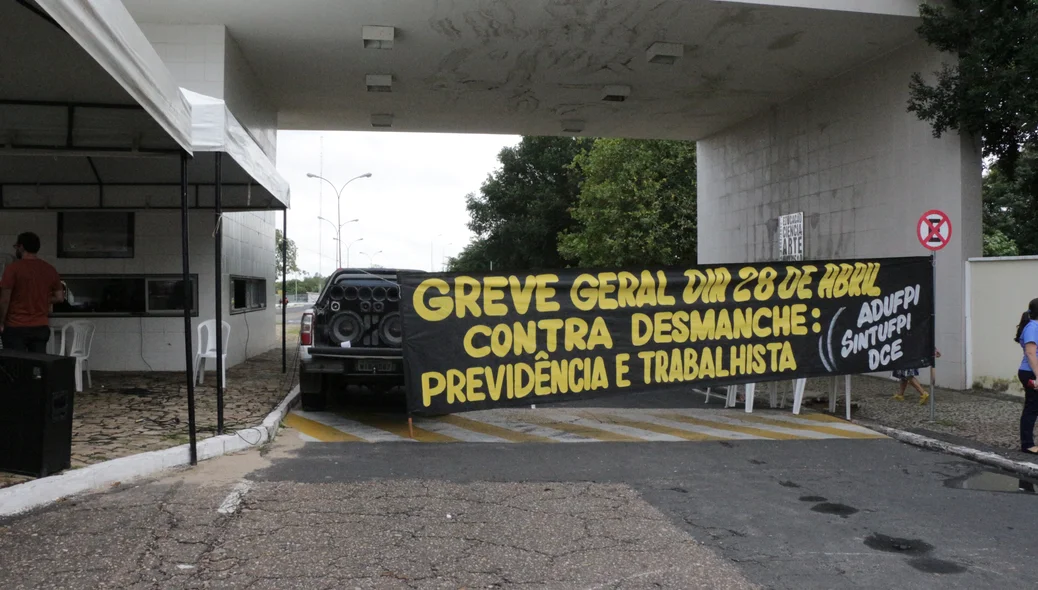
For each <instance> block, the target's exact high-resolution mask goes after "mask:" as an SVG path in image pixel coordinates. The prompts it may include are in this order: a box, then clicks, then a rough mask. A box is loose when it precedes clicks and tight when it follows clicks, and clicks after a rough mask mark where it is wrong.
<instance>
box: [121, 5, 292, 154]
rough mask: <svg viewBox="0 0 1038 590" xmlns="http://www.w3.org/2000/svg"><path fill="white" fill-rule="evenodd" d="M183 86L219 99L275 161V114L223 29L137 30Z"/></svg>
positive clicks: (151, 27) (173, 27)
mask: <svg viewBox="0 0 1038 590" xmlns="http://www.w3.org/2000/svg"><path fill="white" fill-rule="evenodd" d="M140 27H141V30H142V31H144V35H145V36H146V37H147V38H148V40H149V41H150V42H151V44H152V45H153V46H154V47H155V51H156V52H157V53H158V54H159V57H161V58H162V61H163V62H164V63H165V64H166V67H167V68H169V71H170V73H171V74H173V79H174V80H176V81H177V83H178V84H180V85H181V86H182V87H184V88H187V89H188V90H192V91H194V92H199V93H201V94H205V95H207V96H212V97H215V98H220V99H223V100H224V101H225V102H226V103H227V108H228V109H230V111H231V112H232V113H234V116H235V118H237V119H238V122H239V123H241V124H242V126H243V127H245V130H246V131H248V133H249V135H251V136H252V138H253V139H255V140H256V143H258V144H259V146H260V148H261V149H262V150H263V152H264V153H265V154H267V157H268V158H270V159H271V161H274V159H275V157H276V149H275V148H276V145H277V109H275V108H274V107H273V106H272V105H271V103H270V101H269V100H268V98H267V95H266V91H265V90H264V88H263V85H262V84H260V83H259V81H258V80H257V78H256V73H255V72H254V71H253V69H252V66H251V65H250V64H249V62H248V61H247V60H246V59H245V55H244V54H243V53H242V51H241V48H240V47H238V42H237V41H235V40H234V38H233V37H231V35H230V34H229V33H228V32H227V27H225V26H223V25H156V24H148V23H144V24H141V25H140Z"/></svg>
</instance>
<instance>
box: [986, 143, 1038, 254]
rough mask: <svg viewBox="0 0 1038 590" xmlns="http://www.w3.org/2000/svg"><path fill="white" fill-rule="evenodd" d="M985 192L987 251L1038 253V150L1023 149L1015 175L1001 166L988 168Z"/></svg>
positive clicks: (994, 252)
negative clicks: (1037, 231)
mask: <svg viewBox="0 0 1038 590" xmlns="http://www.w3.org/2000/svg"><path fill="white" fill-rule="evenodd" d="M983 194H984V208H983V211H984V255H985V256H996V255H998V256H1012V255H1014V254H1022V255H1035V254H1038V233H1036V232H1035V228H1036V227H1038V152H1036V151H1035V150H1034V149H1028V150H1025V151H1024V152H1022V153H1021V155H1020V159H1019V161H1018V163H1017V166H1016V174H1015V175H1014V176H1013V177H1012V178H1010V177H1009V176H1008V175H1007V174H1004V173H1003V172H1002V171H1001V170H998V169H994V170H991V171H989V172H988V173H987V175H985V176H984V193H983ZM999 236H1001V237H999ZM1006 241H1008V242H1009V243H1012V244H1013V248H1009V247H1008V245H1006ZM1014 250H1015V251H1014Z"/></svg>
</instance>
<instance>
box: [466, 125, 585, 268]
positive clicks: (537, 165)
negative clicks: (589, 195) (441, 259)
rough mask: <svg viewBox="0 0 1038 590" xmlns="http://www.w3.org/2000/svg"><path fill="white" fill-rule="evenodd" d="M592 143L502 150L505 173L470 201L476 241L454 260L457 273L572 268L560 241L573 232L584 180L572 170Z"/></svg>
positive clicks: (533, 142)
mask: <svg viewBox="0 0 1038 590" xmlns="http://www.w3.org/2000/svg"><path fill="white" fill-rule="evenodd" d="M590 145H591V141H590V140H588V139H582V138H577V139H575V138H568V137H524V138H523V139H522V141H521V142H520V143H519V145H517V146H515V147H507V148H504V149H503V150H501V153H500V154H499V155H498V160H499V161H500V162H501V168H500V169H498V170H497V171H495V172H494V173H493V174H491V175H490V177H489V178H487V180H486V182H484V183H483V186H482V188H481V189H480V192H479V194H470V195H469V196H468V197H467V208H468V211H469V216H470V221H469V229H471V230H472V231H473V232H474V233H475V234H476V238H477V239H476V241H475V242H473V243H472V244H470V245H469V246H468V247H466V248H465V249H464V250H462V252H461V253H460V254H459V255H458V256H457V257H455V258H454V259H452V260H451V263H450V267H451V269H452V270H456V271H483V270H489V267H490V263H491V262H493V264H494V268H495V269H499V268H500V269H502V270H510V269H523V270H529V269H537V268H558V267H563V266H566V263H567V262H568V261H567V260H565V259H564V258H563V257H562V256H561V255H560V253H559V250H558V246H557V240H558V238H557V236H558V235H559V233H560V232H562V231H565V230H567V229H569V228H570V227H572V226H573V224H574V220H573V218H572V217H570V215H569V209H570V207H572V206H573V205H574V204H575V203H576V200H577V195H578V194H579V191H580V181H581V177H580V174H579V172H578V171H576V170H574V169H573V168H572V167H571V166H570V164H571V163H572V162H573V158H574V157H575V156H576V155H577V154H578V153H580V152H581V151H582V150H584V149H587V148H589V147H590Z"/></svg>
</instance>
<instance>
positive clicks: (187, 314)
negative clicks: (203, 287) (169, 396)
mask: <svg viewBox="0 0 1038 590" xmlns="http://www.w3.org/2000/svg"><path fill="white" fill-rule="evenodd" d="M180 252H181V257H182V260H181V262H182V266H183V270H184V284H183V288H184V359H185V365H184V367H185V369H184V373H185V375H186V376H187V428H188V437H189V438H190V451H191V464H192V465H197V464H198V447H197V446H196V443H197V441H196V436H195V435H196V433H195V375H194V371H193V369H194V362H193V361H194V359H193V356H194V355H193V354H191V352H192V351H191V308H192V307H194V303H195V302H194V301H193V299H194V289H192V288H191V261H190V257H189V255H188V221H187V152H180Z"/></svg>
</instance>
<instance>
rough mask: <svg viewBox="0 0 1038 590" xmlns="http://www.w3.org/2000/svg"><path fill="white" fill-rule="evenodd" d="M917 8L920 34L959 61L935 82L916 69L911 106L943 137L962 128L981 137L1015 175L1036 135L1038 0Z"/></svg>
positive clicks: (963, 1)
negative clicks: (1020, 157)
mask: <svg viewBox="0 0 1038 590" xmlns="http://www.w3.org/2000/svg"><path fill="white" fill-rule="evenodd" d="M919 10H920V15H921V17H922V24H921V25H920V26H919V28H918V32H919V34H920V36H921V37H922V38H923V39H924V40H925V41H926V42H927V43H929V44H930V45H932V46H933V47H935V48H936V49H938V50H940V51H944V52H948V53H950V54H951V55H952V56H958V58H959V59H958V63H957V64H954V65H945V66H944V67H943V68H942V69H941V70H940V71H937V72H935V76H936V79H935V81H934V83H933V84H932V85H931V84H929V83H927V82H925V81H924V80H923V78H922V76H921V75H920V74H919V73H916V74H914V75H913V76H912V79H911V83H910V99H909V103H908V105H909V106H908V110H909V111H910V112H914V113H916V114H917V116H918V117H919V118H920V119H922V120H924V121H927V122H929V123H930V124H931V125H932V126H933V131H934V135H935V136H937V137H940V136H941V134H943V133H945V132H947V131H949V130H958V131H960V132H963V133H968V134H971V135H973V136H974V137H979V138H981V139H982V141H983V152H984V155H985V156H988V157H994V158H996V159H997V165H998V167H999V168H1001V169H1002V171H1003V172H1004V173H1005V174H1007V175H1008V176H1010V177H1012V176H1013V175H1014V172H1015V167H1016V162H1017V160H1018V158H1019V155H1020V150H1021V149H1022V147H1023V146H1025V145H1028V144H1031V145H1034V143H1035V139H1036V133H1038V80H1036V79H1035V75H1036V73H1038V1H1035V0H947V1H946V2H943V3H941V4H939V5H938V4H922V5H921V6H920V8H919Z"/></svg>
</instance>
